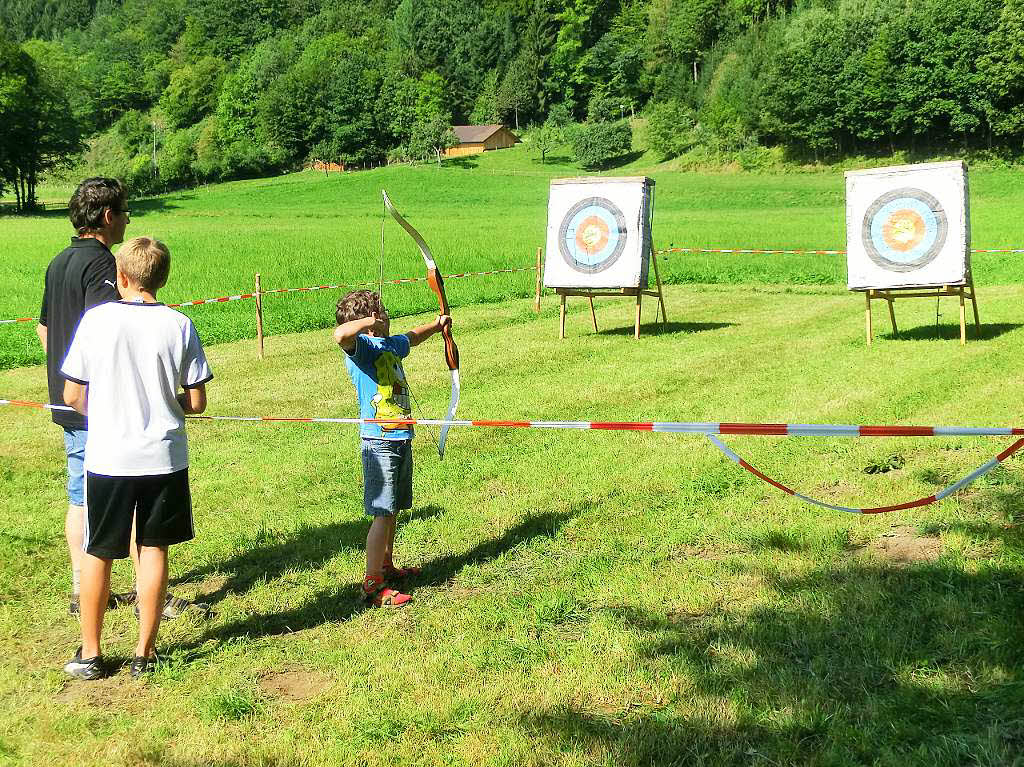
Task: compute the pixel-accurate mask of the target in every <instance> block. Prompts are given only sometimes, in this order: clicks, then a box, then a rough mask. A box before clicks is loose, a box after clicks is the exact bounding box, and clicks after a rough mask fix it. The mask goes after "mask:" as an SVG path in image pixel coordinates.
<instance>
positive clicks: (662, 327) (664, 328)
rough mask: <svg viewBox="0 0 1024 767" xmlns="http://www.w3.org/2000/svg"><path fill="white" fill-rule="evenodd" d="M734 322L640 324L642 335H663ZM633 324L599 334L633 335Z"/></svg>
mask: <svg viewBox="0 0 1024 767" xmlns="http://www.w3.org/2000/svg"><path fill="white" fill-rule="evenodd" d="M735 324H736V323H734V322H665V323H662V322H653V323H652V322H646V323H641V324H640V335H641V336H643V335H645V334H646V335H651V334H653V335H662V334H666V335H667V334H669V333H703V332H704V331H706V330H721V329H722V328H731V327H733V326H734V325H735ZM633 330H634V329H633V326H632V325H624V326H622V327H618V328H608V329H607V330H599V331H597V332H598V335H608V336H631V335H633Z"/></svg>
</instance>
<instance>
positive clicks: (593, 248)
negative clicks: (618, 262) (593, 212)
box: [576, 216, 608, 253]
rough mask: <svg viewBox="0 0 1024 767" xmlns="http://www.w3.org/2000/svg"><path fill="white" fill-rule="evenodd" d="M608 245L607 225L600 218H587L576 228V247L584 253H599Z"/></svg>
mask: <svg viewBox="0 0 1024 767" xmlns="http://www.w3.org/2000/svg"><path fill="white" fill-rule="evenodd" d="M607 244H608V224H607V223H605V221H604V219H602V218H601V217H600V216H587V217H586V218H585V219H583V220H582V221H580V223H579V226H578V227H577V228H576V247H577V248H579V249H580V251H582V252H584V253H600V252H601V251H602V250H604V248H605V246H606V245H607Z"/></svg>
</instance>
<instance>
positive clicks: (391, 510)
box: [362, 437, 412, 517]
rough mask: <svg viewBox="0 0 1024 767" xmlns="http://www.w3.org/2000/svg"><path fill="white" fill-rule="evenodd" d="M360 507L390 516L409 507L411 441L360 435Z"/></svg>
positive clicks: (373, 512)
mask: <svg viewBox="0 0 1024 767" xmlns="http://www.w3.org/2000/svg"><path fill="white" fill-rule="evenodd" d="M362 453H363V508H364V509H365V510H366V513H367V514H369V515H370V516H372V517H391V516H394V515H395V514H397V513H398V512H399V511H402V510H403V509H411V508H412V440H411V439H372V438H368V437H364V438H363V448H362Z"/></svg>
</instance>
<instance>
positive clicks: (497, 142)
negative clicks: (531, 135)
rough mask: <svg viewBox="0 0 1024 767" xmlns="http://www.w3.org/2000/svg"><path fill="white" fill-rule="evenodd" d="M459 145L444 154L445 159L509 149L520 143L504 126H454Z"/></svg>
mask: <svg viewBox="0 0 1024 767" xmlns="http://www.w3.org/2000/svg"><path fill="white" fill-rule="evenodd" d="M452 130H454V131H455V138H457V139H458V140H459V143H458V144H456V145H455V146H453V147H451V148H450V149H448V150H446V151H445V153H444V156H445V157H465V156H466V155H469V154H480V153H481V152H486V151H489V150H491V149H508V148H509V147H511V146H515V145H516V144H518V143H519V139H518V138H516V135H515V134H514V133H513V132H512V131H510V130H509V129H508V128H506V127H505V126H504V125H453V126H452Z"/></svg>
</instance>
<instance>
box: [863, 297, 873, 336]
mask: <svg viewBox="0 0 1024 767" xmlns="http://www.w3.org/2000/svg"><path fill="white" fill-rule="evenodd" d="M864 332H865V334H866V335H867V338H868V346H871V291H870V290H868V291H866V292H865V293H864Z"/></svg>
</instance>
